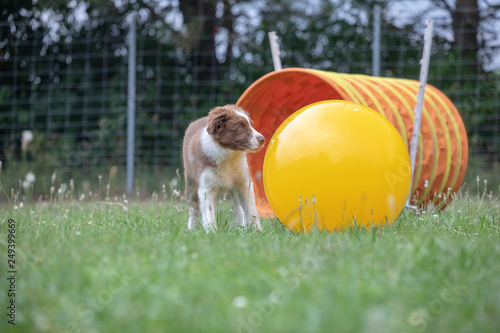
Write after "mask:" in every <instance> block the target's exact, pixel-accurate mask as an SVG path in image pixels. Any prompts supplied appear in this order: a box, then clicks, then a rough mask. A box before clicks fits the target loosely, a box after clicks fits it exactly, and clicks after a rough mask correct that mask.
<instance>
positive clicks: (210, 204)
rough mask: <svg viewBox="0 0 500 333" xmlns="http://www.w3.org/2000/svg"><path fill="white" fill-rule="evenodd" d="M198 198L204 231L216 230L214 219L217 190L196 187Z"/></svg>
mask: <svg viewBox="0 0 500 333" xmlns="http://www.w3.org/2000/svg"><path fill="white" fill-rule="evenodd" d="M198 198H199V199H200V210H201V221H202V222H203V228H204V229H205V231H206V232H209V231H215V230H217V221H216V220H215V201H216V199H217V191H215V190H214V189H211V188H205V187H200V188H199V189H198Z"/></svg>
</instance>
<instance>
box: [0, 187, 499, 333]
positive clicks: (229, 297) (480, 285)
mask: <svg viewBox="0 0 500 333" xmlns="http://www.w3.org/2000/svg"><path fill="white" fill-rule="evenodd" d="M118 201H119V202H118V203H119V205H118V203H116V204H112V203H109V202H108V203H101V202H79V201H76V200H74V199H65V200H60V201H59V202H55V203H48V202H42V203H38V204H34V205H26V206H24V207H22V208H20V209H18V210H17V211H15V210H14V209H13V207H12V205H9V206H4V207H3V208H0V219H1V220H0V230H1V235H0V253H1V256H2V259H1V260H0V262H1V267H0V269H1V271H2V282H1V284H0V285H1V286H2V287H1V293H0V307H1V308H2V309H3V310H2V317H1V318H2V319H1V322H0V331H1V332H6V331H7V332H11V331H12V332H497V331H498V328H499V327H500V278H499V277H500V237H499V236H500V224H499V220H500V209H499V204H498V202H497V201H495V200H494V199H490V198H488V197H484V196H480V197H479V199H478V198H477V197H476V196H475V195H471V196H470V197H469V196H468V195H464V196H463V197H461V198H458V199H457V200H455V201H454V202H453V203H452V205H450V206H449V207H448V208H447V209H446V210H444V211H442V212H439V213H436V212H426V213H423V212H422V213H420V214H415V213H414V212H411V211H405V212H403V214H402V215H401V216H400V217H399V219H398V220H397V221H396V222H395V223H394V224H393V225H392V226H390V227H386V228H384V229H379V228H373V229H371V230H369V231H366V230H361V229H356V228H354V229H352V230H348V231H344V232H337V233H333V234H326V233H319V232H312V233H310V234H307V235H306V234H302V235H295V234H292V233H291V232H289V231H288V230H287V229H286V228H285V227H283V226H282V225H281V224H280V223H279V222H278V221H277V220H264V221H263V226H264V232H263V233H260V232H257V231H254V230H242V229H240V228H238V227H236V226H234V225H232V222H231V220H232V219H231V213H230V211H229V208H228V207H226V206H224V207H226V208H223V209H222V211H221V212H219V213H218V219H219V226H220V230H219V231H218V232H217V233H210V234H205V233H204V232H203V231H202V230H201V229H200V230H197V231H194V232H187V231H185V229H186V224H187V207H186V206H185V205H184V204H177V205H174V204H173V203H172V202H170V198H166V200H165V198H164V197H162V196H161V195H160V196H159V197H158V196H155V197H154V198H153V199H150V200H148V201H146V202H135V203H128V204H127V203H125V202H124V201H123V200H118ZM174 206H175V207H174ZM124 207H126V210H125V209H124ZM179 208H180V210H182V211H179ZM9 218H13V219H14V220H15V221H16V225H17V227H16V237H17V238H16V269H17V272H18V273H17V281H16V284H17V285H16V289H17V290H16V304H17V308H16V326H15V327H12V326H10V325H7V319H6V316H5V313H6V312H7V311H6V306H7V305H8V301H9V298H8V297H7V293H6V287H8V285H7V281H6V279H5V278H4V276H5V274H4V272H6V271H7V267H6V264H7V232H8V228H7V227H8V225H7V224H8V223H7V220H8V219H9Z"/></svg>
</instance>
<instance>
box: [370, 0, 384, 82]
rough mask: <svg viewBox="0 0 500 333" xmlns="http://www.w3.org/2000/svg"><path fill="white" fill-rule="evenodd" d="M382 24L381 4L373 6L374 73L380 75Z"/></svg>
mask: <svg viewBox="0 0 500 333" xmlns="http://www.w3.org/2000/svg"><path fill="white" fill-rule="evenodd" d="M381 25H382V9H381V7H380V5H379V4H375V6H374V7H373V43H372V75H373V76H380V33H381V31H380V30H381V29H380V27H381Z"/></svg>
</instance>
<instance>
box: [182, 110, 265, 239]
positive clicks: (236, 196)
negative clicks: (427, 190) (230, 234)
mask: <svg viewBox="0 0 500 333" xmlns="http://www.w3.org/2000/svg"><path fill="white" fill-rule="evenodd" d="M265 141H266V139H265V138H264V136H263V135H262V134H260V133H259V132H257V131H256V130H255V129H254V128H253V127H252V120H251V119H250V117H249V116H248V113H247V112H245V111H244V110H243V109H241V108H240V107H238V106H236V105H225V106H220V107H216V108H214V109H212V110H211V111H210V112H209V114H208V116H207V117H203V118H200V119H198V120H195V121H193V122H192V123H191V124H190V125H189V126H188V128H187V130H186V133H185V135H184V142H183V145H182V158H183V162H184V179H185V181H186V199H187V201H188V204H189V222H188V230H191V229H194V228H196V226H197V225H198V219H199V216H200V212H201V219H202V223H203V228H204V229H205V231H206V232H208V231H210V230H217V223H216V220H215V203H216V199H217V194H218V193H219V192H223V193H225V192H227V191H231V193H232V197H233V205H234V217H235V219H236V221H237V222H239V223H240V225H241V226H243V227H246V226H247V225H249V224H250V225H253V226H254V227H255V228H257V229H259V230H262V226H261V225H260V221H259V216H258V213H257V208H256V205H255V195H254V189H253V183H252V180H251V178H250V173H249V171H248V163H247V158H246V153H255V152H257V151H259V150H260V149H261V148H262V146H264V142H265Z"/></svg>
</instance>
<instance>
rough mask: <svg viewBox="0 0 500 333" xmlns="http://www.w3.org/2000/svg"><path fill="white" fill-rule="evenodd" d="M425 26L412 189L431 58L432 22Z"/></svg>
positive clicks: (412, 147)
mask: <svg viewBox="0 0 500 333" xmlns="http://www.w3.org/2000/svg"><path fill="white" fill-rule="evenodd" d="M426 24H427V26H426V28H425V34H424V51H423V55H422V60H421V61H420V64H421V67H420V80H419V81H420V84H419V87H418V94H417V104H416V105H415V109H414V113H415V118H414V120H413V129H412V131H411V140H410V143H409V144H410V161H411V187H413V175H414V174H415V162H416V159H417V148H418V138H419V136H420V122H421V120H422V109H423V107H424V94H425V85H426V84H427V73H428V72H429V62H430V58H431V47H432V33H433V29H434V21H433V20H430V19H429V20H427V22H426ZM411 192H412V191H411V188H410V194H409V195H408V200H407V202H406V205H407V206H409V205H410V204H411V202H410V200H411V194H412V193H411Z"/></svg>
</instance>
